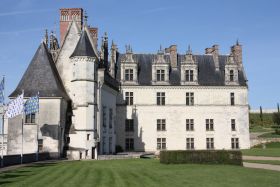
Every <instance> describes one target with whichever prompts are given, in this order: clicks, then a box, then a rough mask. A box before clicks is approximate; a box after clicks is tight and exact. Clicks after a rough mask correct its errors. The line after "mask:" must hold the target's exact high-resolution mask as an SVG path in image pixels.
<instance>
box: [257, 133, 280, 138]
mask: <svg viewBox="0 0 280 187" xmlns="http://www.w3.org/2000/svg"><path fill="white" fill-rule="evenodd" d="M259 137H261V138H280V134H276V133H275V132H269V133H265V134H262V135H260V136H259Z"/></svg>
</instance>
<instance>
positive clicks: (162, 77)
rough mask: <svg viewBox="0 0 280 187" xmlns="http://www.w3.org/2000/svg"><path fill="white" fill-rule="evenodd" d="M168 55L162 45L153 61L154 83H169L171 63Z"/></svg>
mask: <svg viewBox="0 0 280 187" xmlns="http://www.w3.org/2000/svg"><path fill="white" fill-rule="evenodd" d="M168 60H169V59H168V56H167V55H166V54H165V53H164V51H163V49H162V48H161V47H160V50H159V51H158V53H157V55H156V56H155V57H154V59H153V62H152V84H154V85H158V84H159V85H168V84H169V68H170V64H169V61H168Z"/></svg>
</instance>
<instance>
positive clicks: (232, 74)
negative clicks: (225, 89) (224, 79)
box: [229, 70, 234, 82]
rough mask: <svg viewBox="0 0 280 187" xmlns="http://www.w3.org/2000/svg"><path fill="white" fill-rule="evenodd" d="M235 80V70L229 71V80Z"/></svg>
mask: <svg viewBox="0 0 280 187" xmlns="http://www.w3.org/2000/svg"><path fill="white" fill-rule="evenodd" d="M233 80H234V72H233V70H230V71H229V81H231V82H232V81H233Z"/></svg>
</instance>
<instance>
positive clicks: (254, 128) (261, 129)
mask: <svg viewBox="0 0 280 187" xmlns="http://www.w3.org/2000/svg"><path fill="white" fill-rule="evenodd" d="M249 131H250V132H271V131H274V129H273V128H271V127H270V126H268V127H264V126H261V125H250V128H249Z"/></svg>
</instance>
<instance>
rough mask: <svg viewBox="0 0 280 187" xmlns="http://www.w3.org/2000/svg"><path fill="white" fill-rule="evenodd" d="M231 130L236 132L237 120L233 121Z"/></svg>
mask: <svg viewBox="0 0 280 187" xmlns="http://www.w3.org/2000/svg"><path fill="white" fill-rule="evenodd" d="M231 130H232V131H236V126H235V119H231Z"/></svg>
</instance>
